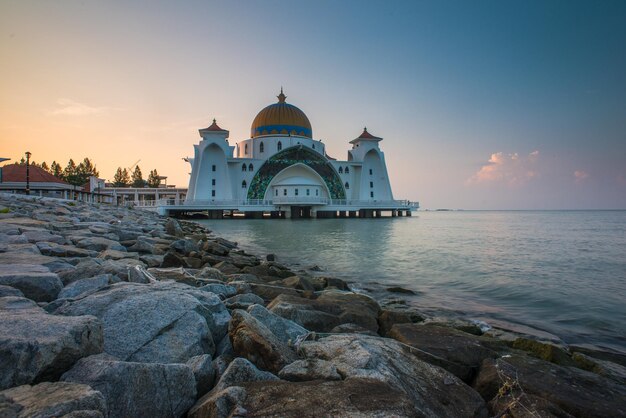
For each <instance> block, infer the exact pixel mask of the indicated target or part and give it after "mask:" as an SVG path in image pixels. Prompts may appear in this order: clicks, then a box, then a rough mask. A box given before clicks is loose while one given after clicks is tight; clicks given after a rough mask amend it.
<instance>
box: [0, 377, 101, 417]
mask: <svg viewBox="0 0 626 418" xmlns="http://www.w3.org/2000/svg"><path fill="white" fill-rule="evenodd" d="M78 412H82V413H83V415H82V416H91V417H106V416H107V408H106V402H105V400H104V396H102V394H101V393H100V392H98V391H96V390H93V389H92V388H91V387H89V386H87V385H82V384H79V383H67V382H54V383H50V382H44V383H40V384H38V385H35V386H30V385H23V386H18V387H15V388H11V389H7V390H5V391H2V392H0V416H1V417H7V418H9V417H11V418H12V417H15V418H30V417H37V418H54V417H61V416H64V417H67V416H68V414H72V413H74V414H76V413H78ZM87 414H89V415H87ZM72 416H79V415H72Z"/></svg>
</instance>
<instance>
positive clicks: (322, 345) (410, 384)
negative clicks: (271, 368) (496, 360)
mask: <svg viewBox="0 0 626 418" xmlns="http://www.w3.org/2000/svg"><path fill="white" fill-rule="evenodd" d="M298 352H299V353H300V354H301V355H303V356H304V357H305V358H307V359H321V360H325V361H326V362H329V363H332V364H333V365H334V366H335V367H336V368H337V371H338V373H339V374H340V375H341V376H342V377H343V378H349V377H355V378H356V377H362V378H368V379H373V380H378V381H381V382H383V383H386V384H388V385H390V386H391V387H392V388H394V389H395V390H398V391H401V392H404V393H406V395H407V396H408V397H409V398H410V399H411V401H412V402H413V403H414V405H415V407H416V409H417V412H416V414H417V416H423V417H434V416H436V417H461V416H462V417H486V416H487V408H486V405H485V402H484V401H483V399H482V398H481V397H480V395H479V394H478V393H477V392H475V391H474V390H472V388H470V387H469V386H467V385H465V384H464V383H463V382H462V381H461V380H460V379H458V378H457V377H456V376H454V375H452V374H451V373H449V372H447V371H445V370H444V369H441V368H439V367H436V366H433V365H431V364H428V363H426V362H424V361H422V360H420V359H418V358H417V357H415V356H414V355H413V354H412V353H411V350H410V349H409V348H407V347H406V346H404V345H402V344H400V343H399V342H397V341H394V340H391V339H386V338H380V337H372V336H367V335H362V334H339V335H331V336H329V337H326V338H321V339H320V340H318V341H305V342H303V343H302V344H300V346H299V347H298ZM326 366H327V363H326Z"/></svg>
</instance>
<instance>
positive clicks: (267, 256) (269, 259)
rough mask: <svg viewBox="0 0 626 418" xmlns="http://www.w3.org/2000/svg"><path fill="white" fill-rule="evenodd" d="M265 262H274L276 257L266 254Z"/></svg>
mask: <svg viewBox="0 0 626 418" xmlns="http://www.w3.org/2000/svg"><path fill="white" fill-rule="evenodd" d="M265 260H267V261H276V255H275V254H268V255H266V256H265Z"/></svg>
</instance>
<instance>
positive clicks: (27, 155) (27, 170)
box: [26, 151, 31, 195]
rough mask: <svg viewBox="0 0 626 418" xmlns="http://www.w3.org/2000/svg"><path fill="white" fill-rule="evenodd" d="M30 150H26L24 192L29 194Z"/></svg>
mask: <svg viewBox="0 0 626 418" xmlns="http://www.w3.org/2000/svg"><path fill="white" fill-rule="evenodd" d="M30 156H31V154H30V152H28V151H26V194H28V195H29V194H30Z"/></svg>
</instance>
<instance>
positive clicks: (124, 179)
mask: <svg viewBox="0 0 626 418" xmlns="http://www.w3.org/2000/svg"><path fill="white" fill-rule="evenodd" d="M129 185H130V176H129V175H128V170H127V169H123V170H122V168H121V167H117V171H116V172H115V176H114V177H113V186H114V187H128V186H129Z"/></svg>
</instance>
